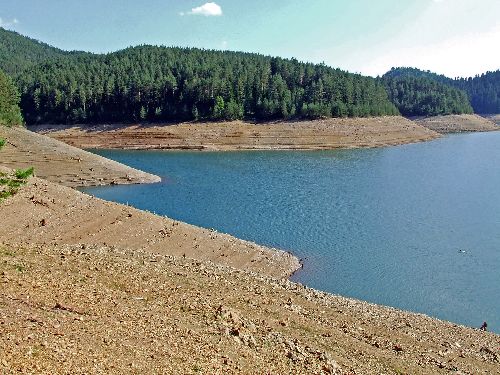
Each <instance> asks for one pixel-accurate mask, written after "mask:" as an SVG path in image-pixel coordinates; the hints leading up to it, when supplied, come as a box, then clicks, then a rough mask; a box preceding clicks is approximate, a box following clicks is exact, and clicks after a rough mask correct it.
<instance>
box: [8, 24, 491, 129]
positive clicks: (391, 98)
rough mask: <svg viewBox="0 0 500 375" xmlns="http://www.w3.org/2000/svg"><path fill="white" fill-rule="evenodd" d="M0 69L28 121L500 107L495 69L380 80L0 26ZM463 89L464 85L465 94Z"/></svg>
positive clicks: (407, 73) (403, 72) (401, 72)
mask: <svg viewBox="0 0 500 375" xmlns="http://www.w3.org/2000/svg"><path fill="white" fill-rule="evenodd" d="M0 36H1V39H0V69H3V70H4V71H5V72H6V73H8V74H10V75H11V77H12V78H13V79H14V82H15V83H16V85H17V86H18V89H19V91H20V94H21V109H22V112H23V115H24V118H25V120H26V122H27V123H28V124H36V123H62V124H66V123H98V122H132V121H144V122H154V121H187V120H214V121H220V120H235V119H256V120H276V119H286V118H313V119H314V118H328V117H366V116H378V115H394V114H399V113H400V112H401V113H402V114H404V115H406V116H416V115H422V116H432V115H438V114H461V113H471V112H472V108H471V105H470V103H472V105H473V107H474V110H475V111H476V112H479V113H486V112H489V113H496V112H500V90H499V87H500V73H499V72H495V73H488V74H485V75H482V76H480V77H476V78H473V79H472V78H469V79H456V80H453V79H450V78H447V77H445V76H439V75H437V74H434V73H431V72H428V71H427V72H424V71H420V70H418V69H412V68H398V69H392V70H391V71H390V72H388V73H387V74H385V75H384V76H383V77H382V78H381V79H374V78H371V77H363V76H361V75H357V74H351V73H348V72H345V71H342V70H339V69H333V68H331V67H328V66H326V65H324V64H319V65H318V64H310V63H302V62H299V61H297V60H294V59H282V58H279V57H275V58H273V57H268V56H262V55H258V54H250V53H241V52H228V51H224V52H222V51H207V50H200V49H193V48H171V47H157V46H139V47H131V48H128V49H125V50H122V51H118V52H115V53H110V54H106V55H97V54H91V53H85V52H65V51H62V50H59V49H57V48H54V47H51V46H49V45H47V44H43V43H40V42H38V41H36V40H33V39H30V38H26V37H24V36H22V35H20V34H17V33H15V32H11V31H6V30H4V29H1V28H0ZM461 90H464V91H466V92H467V93H468V95H469V97H467V95H465V94H464V93H463V92H462V91H461Z"/></svg>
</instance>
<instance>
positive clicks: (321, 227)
mask: <svg viewBox="0 0 500 375" xmlns="http://www.w3.org/2000/svg"><path fill="white" fill-rule="evenodd" d="M499 146H500V133H498V132H494V133H475V134H463V135H453V136H447V137H445V138H442V139H439V140H435V141H432V142H427V143H419V144H412V145H404V146H397V147H389V148H379V149H357V150H337V151H308V152H302V151H291V152H288V151H278V152H273V151H249V152H213V153H200V152H162V151H117V150H109V151H108V150H99V151H94V152H96V153H98V154H100V155H102V156H105V157H108V158H111V159H114V160H117V161H119V162H122V163H124V164H127V165H130V166H133V167H135V168H139V169H141V170H144V171H147V172H150V173H154V174H157V175H159V176H161V177H162V178H163V181H162V182H161V183H158V184H151V185H132V186H121V185H120V186H108V187H97V188H87V189H84V191H86V192H87V193H90V194H93V195H96V196H98V197H100V198H103V199H107V200H111V201H115V202H121V203H128V204H130V205H133V206H135V207H137V208H141V209H145V210H149V211H152V212H156V213H157V214H160V215H166V216H169V217H172V218H175V219H178V220H182V221H186V222H188V223H191V224H194V225H199V226H202V227H207V228H215V229H216V230H218V231H220V232H226V233H230V234H232V235H235V236H237V237H240V238H243V239H247V240H251V241H254V242H257V243H259V244H263V245H268V246H273V247H278V248H281V249H285V250H289V251H291V252H292V253H294V254H295V255H297V256H298V257H300V258H302V259H303V260H304V269H303V270H301V271H299V272H297V273H296V274H295V275H294V276H293V278H292V279H293V280H294V281H298V282H301V283H304V284H306V285H308V286H311V287H314V288H317V289H321V290H325V291H328V292H331V293H335V294H341V295H345V296H348V297H354V298H359V299H362V300H367V301H370V302H375V303H379V304H384V305H389V306H394V307H397V308H402V309H406V310H411V311H415V312H422V313H426V314H429V315H432V316H435V317H438V318H441V319H446V320H451V321H454V322H457V323H462V324H466V325H470V326H475V327H477V326H479V325H481V323H482V322H483V321H487V322H488V325H489V328H491V329H492V330H494V331H496V332H500V314H499V312H500V298H499V297H498V296H500V197H499V194H498V191H499V187H500V168H499V166H500V147H499Z"/></svg>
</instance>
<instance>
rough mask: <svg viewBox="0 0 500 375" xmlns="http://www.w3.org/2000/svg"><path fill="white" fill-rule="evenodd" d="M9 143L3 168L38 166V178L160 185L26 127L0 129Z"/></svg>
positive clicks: (3, 153)
mask: <svg viewBox="0 0 500 375" xmlns="http://www.w3.org/2000/svg"><path fill="white" fill-rule="evenodd" d="M0 138H5V139H6V140H7V144H6V146H5V147H4V148H3V149H2V151H1V154H0V156H1V159H0V166H4V167H7V168H11V169H19V168H28V167H34V168H35V173H36V175H37V176H39V177H41V178H44V179H47V180H49V181H52V182H55V183H59V184H62V185H65V186H70V187H85V186H99V185H114V184H143V183H155V182H160V181H161V178H160V177H159V176H155V175H153V174H150V173H146V172H143V171H140V170H138V169H135V168H132V167H129V166H127V165H124V164H121V163H118V162H116V161H114V160H110V159H106V158H103V157H101V156H98V155H95V154H92V153H90V152H87V151H84V150H82V149H79V148H76V147H74V146H70V145H67V144H65V143H63V142H59V141H57V140H55V139H52V138H50V137H45V136H43V135H39V134H36V133H34V132H31V131H29V130H27V129H25V128H22V127H12V128H6V127H3V126H0Z"/></svg>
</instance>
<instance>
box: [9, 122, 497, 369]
mask: <svg viewBox="0 0 500 375" xmlns="http://www.w3.org/2000/svg"><path fill="white" fill-rule="evenodd" d="M0 131H2V133H0V135H1V136H2V137H6V138H7V139H8V141H9V145H8V146H7V148H6V149H4V150H2V154H1V159H0V165H7V166H9V167H12V168H20V167H24V166H25V165H28V164H29V163H32V164H31V165H35V168H40V169H41V171H38V170H37V169H35V171H36V174H37V175H38V177H44V178H46V179H47V180H45V179H40V178H37V177H33V178H31V179H29V181H28V183H27V184H26V185H25V186H23V187H21V188H20V190H19V191H18V193H17V194H16V195H14V196H13V197H10V198H8V199H6V200H5V201H4V202H2V204H1V205H0V217H1V218H2V225H1V226H0V285H1V288H0V373H2V374H3V373H5V374H14V373H40V374H45V373H46V374H58V373H61V374H62V373H75V372H78V373H106V374H123V373H137V374H139V373H186V374H197V373H210V374H226V373H239V374H262V373H276V374H283V373H301V374H345V375H348V374H495V373H500V336H498V335H495V334H493V333H489V332H483V331H480V330H478V329H473V328H468V327H464V326H460V325H457V324H453V323H450V322H444V321H440V320H438V319H434V318H431V317H428V316H425V315H422V314H415V313H410V312H405V311H401V310H397V309H394V308H390V307H385V306H378V305H374V304H370V303H367V302H362V301H358V300H354V299H349V298H344V297H340V296H335V295H331V294H328V293H324V292H320V291H317V290H314V289H311V288H307V287H304V286H302V285H300V284H296V283H293V282H290V281H289V280H287V277H288V276H289V275H290V274H291V273H293V272H294V271H295V270H296V269H298V268H299V267H300V263H299V260H298V259H297V258H296V257H294V256H293V255H291V254H289V253H287V252H284V251H281V250H277V249H268V248H265V247H263V246H259V245H256V244H253V243H250V242H247V241H242V240H239V239H236V238H234V237H232V236H229V235H225V234H220V233H217V232H216V231H214V230H210V229H202V228H198V227H194V226H191V225H188V224H185V223H180V222H178V221H175V220H172V219H168V218H164V217H159V216H157V215H154V214H152V213H149V212H144V211H140V210H136V209H134V208H132V207H129V206H124V205H119V204H115V203H111V202H106V201H102V200H100V199H97V198H95V197H91V196H88V195H86V194H83V193H80V192H78V191H76V190H74V189H72V188H70V187H71V186H84V185H91V184H93V183H92V181H94V182H95V180H94V179H97V183H135V182H154V181H157V179H158V177H156V176H153V175H148V174H145V173H143V172H140V171H136V172H134V171H135V170H132V169H130V168H128V167H126V166H123V165H121V164H119V163H114V162H110V163H109V164H108V163H106V162H105V160H106V159H104V161H103V160H102V159H103V158H99V157H96V158H93V156H95V155H92V154H88V153H83V151H81V150H77V149H75V148H73V147H70V146H66V145H62V144H60V142H58V141H56V140H50V139H48V138H47V137H44V136H40V135H38V136H37V135H33V134H31V133H30V132H29V131H26V130H24V129H7V130H6V129H0ZM6 132H9V133H6ZM426 134H433V133H426ZM33 137H34V138H33ZM432 137H434V135H432ZM24 142H27V144H25V143H24ZM80 152H81V153H80ZM80 155H81V156H80ZM78 159H79V160H78ZM35 163H38V164H35ZM37 166H38V167H37ZM90 168H93V170H90ZM4 170H6V169H4ZM82 172H85V173H84V175H83V177H80V175H79V174H78V173H82ZM133 173H137V174H135V175H134V174H133ZM127 175H128V177H127ZM98 176H103V177H98ZM80 178H81V179H80ZM99 178H103V180H101V181H99V180H98V179H99ZM105 178H106V179H105ZM130 179H131V180H130ZM48 180H50V181H48ZM51 181H52V182H51ZM61 184H64V185H67V186H69V187H67V186H62V185H61Z"/></svg>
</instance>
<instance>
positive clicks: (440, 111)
mask: <svg viewBox="0 0 500 375" xmlns="http://www.w3.org/2000/svg"><path fill="white" fill-rule="evenodd" d="M383 81H384V83H385V85H386V88H387V93H388V94H389V98H390V99H391V101H392V102H393V103H394V104H395V105H396V107H397V108H398V109H399V111H400V112H401V114H402V115H403V116H437V115H450V114H463V113H473V110H472V107H471V105H470V103H469V99H468V97H467V94H466V93H465V92H464V91H462V90H459V89H457V88H455V87H452V86H449V85H447V84H444V83H442V82H439V81H435V80H432V79H430V78H426V77H425V76H423V75H422V76H404V75H401V76H397V77H394V78H388V77H384V78H383Z"/></svg>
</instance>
